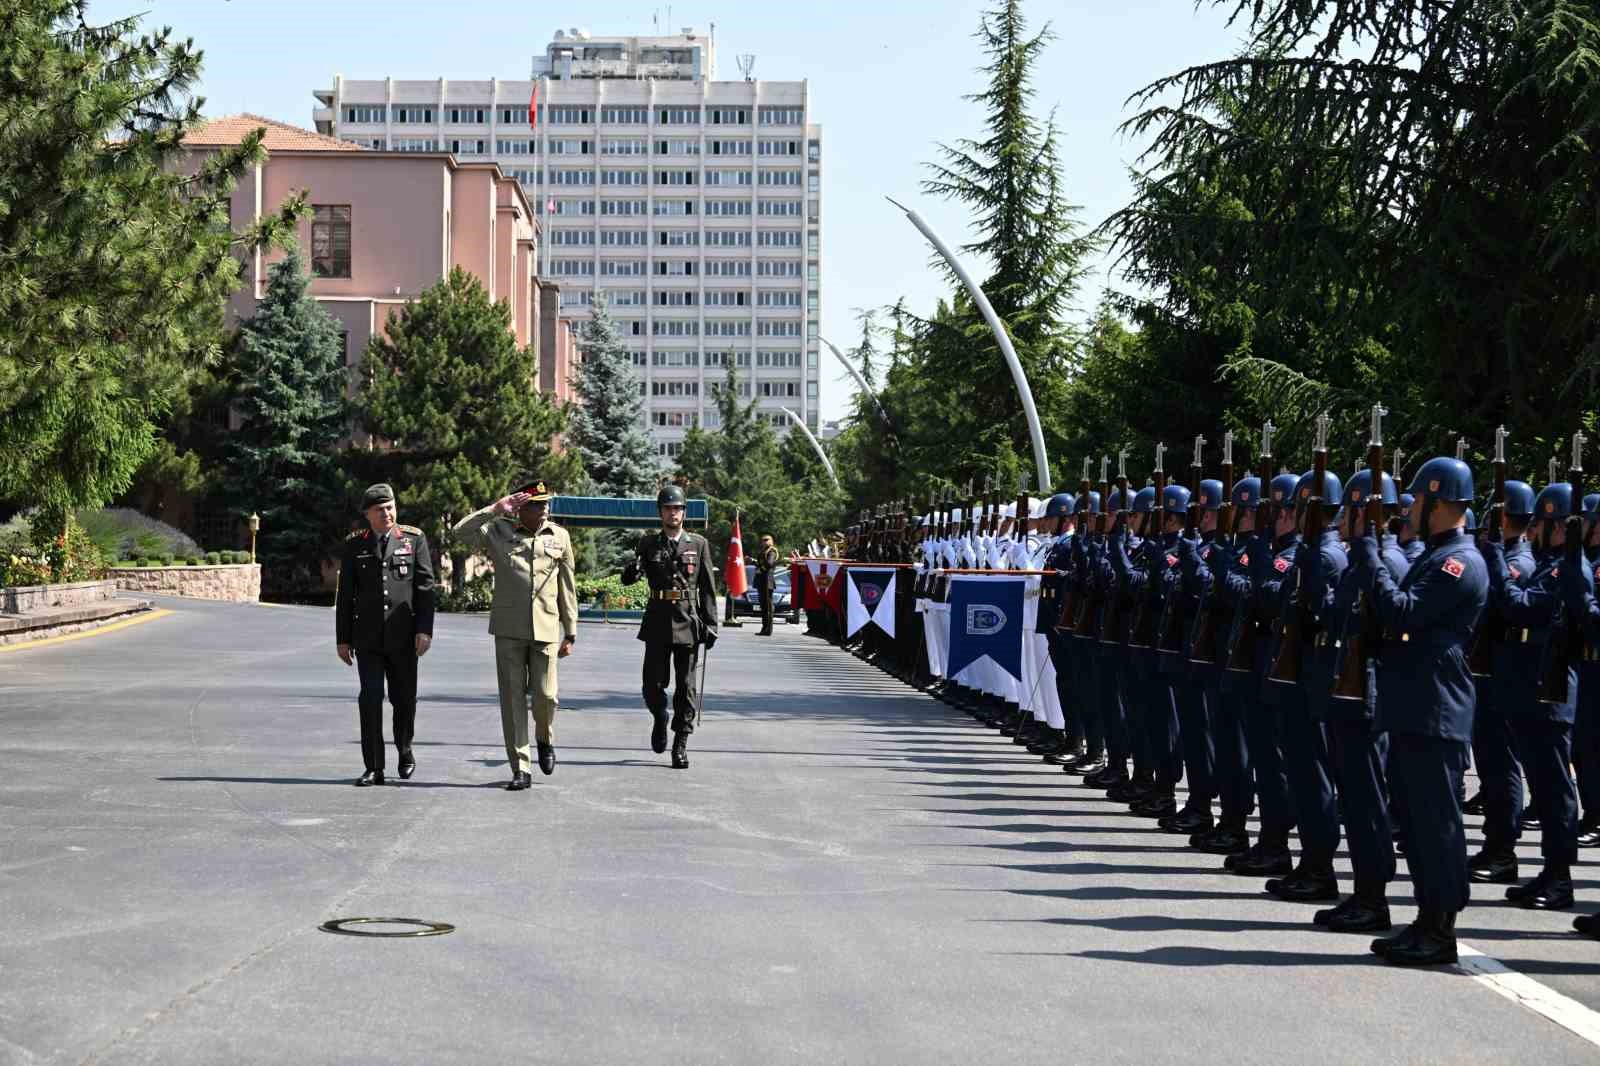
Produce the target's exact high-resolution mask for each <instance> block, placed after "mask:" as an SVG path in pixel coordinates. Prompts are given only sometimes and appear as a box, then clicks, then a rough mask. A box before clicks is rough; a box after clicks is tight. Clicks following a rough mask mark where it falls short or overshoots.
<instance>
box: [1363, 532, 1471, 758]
mask: <svg viewBox="0 0 1600 1066" xmlns="http://www.w3.org/2000/svg"><path fill="white" fill-rule="evenodd" d="M1361 540H1362V541H1364V542H1365V543H1364V544H1363V545H1361V546H1360V547H1358V548H1356V549H1355V550H1354V551H1352V556H1353V560H1352V561H1353V562H1355V563H1356V565H1359V566H1361V567H1362V568H1363V570H1365V571H1366V575H1367V576H1366V578H1365V582H1366V583H1367V587H1368V588H1369V589H1370V594H1371V596H1372V602H1373V606H1374V607H1375V608H1376V610H1377V612H1378V620H1379V622H1380V623H1381V624H1382V626H1383V644H1382V646H1381V648H1380V649H1379V652H1378V714H1377V722H1376V725H1377V728H1378V729H1379V730H1381V731H1386V732H1390V733H1404V734H1407V735H1410V736H1425V737H1442V738H1444V739H1447V740H1456V741H1460V742H1462V743H1467V742H1469V741H1471V739H1472V715H1473V710H1474V706H1475V705H1474V699H1473V687H1472V671H1471V670H1470V669H1468V667H1467V644H1468V642H1470V641H1471V640H1472V634H1473V632H1474V631H1475V630H1476V629H1477V626H1478V617H1479V616H1480V615H1481V614H1483V607H1484V604H1485V603H1486V602H1488V598H1489V573H1488V567H1487V566H1486V565H1485V564H1484V561H1483V556H1481V555H1479V554H1478V552H1477V551H1476V550H1475V549H1474V547H1473V544H1472V541H1471V540H1470V539H1469V538H1468V537H1467V535H1466V534H1465V533H1463V532H1461V531H1460V530H1449V531H1447V532H1444V533H1440V534H1438V535H1436V536H1434V537H1430V538H1429V539H1428V543H1427V545H1426V546H1425V547H1424V549H1423V552H1422V555H1421V556H1419V557H1418V558H1417V560H1416V561H1415V562H1413V563H1412V564H1411V569H1410V570H1408V571H1406V574H1405V576H1404V577H1402V578H1401V579H1400V580H1399V581H1396V580H1395V579H1394V576H1393V575H1392V574H1390V572H1389V568H1388V567H1386V566H1384V565H1382V563H1381V562H1379V561H1378V550H1377V549H1378V546H1377V542H1376V540H1375V539H1374V538H1371V537H1363V538H1361Z"/></svg>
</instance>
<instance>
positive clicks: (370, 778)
mask: <svg viewBox="0 0 1600 1066" xmlns="http://www.w3.org/2000/svg"><path fill="white" fill-rule="evenodd" d="M381 784H383V771H382V770H368V771H367V772H366V773H364V774H362V775H361V776H360V777H358V778H356V787H357V788H366V787H367V786H368V785H381Z"/></svg>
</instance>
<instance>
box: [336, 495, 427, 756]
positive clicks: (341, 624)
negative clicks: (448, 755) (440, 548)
mask: <svg viewBox="0 0 1600 1066" xmlns="http://www.w3.org/2000/svg"><path fill="white" fill-rule="evenodd" d="M361 507H362V509H363V510H364V511H365V512H366V516H367V528H366V529H363V530H361V531H359V532H356V533H352V534H350V536H349V537H348V538H347V539H346V540H345V542H344V550H343V553H342V555H341V557H340V560H339V591H338V592H337V593H336V594H335V598H334V618H335V622H334V626H335V630H336V638H335V639H336V640H337V642H338V651H339V659H340V660H341V661H342V662H343V663H344V664H345V665H346V666H349V665H351V663H352V662H353V663H354V664H355V666H356V669H357V672H358V673H359V675H360V677H361V697H360V701H359V705H360V708H361V759H362V762H364V763H365V764H366V772H364V773H363V774H362V775H361V777H360V778H359V779H358V780H357V781H356V784H357V785H363V786H365V785H381V784H383V691H384V684H385V682H387V684H388V688H389V703H390V705H391V706H393V708H394V746H395V748H396V749H397V750H398V751H399V754H400V776H401V777H402V778H409V777H410V776H411V775H412V773H413V772H414V771H415V770H416V767H417V761H416V759H415V758H413V757H412V754H411V737H412V734H413V732H414V731H415V727H416V720H417V659H419V658H420V657H421V656H422V655H424V654H426V653H427V650H428V646H429V645H430V644H432V643H433V556H432V554H431V553H430V552H429V551H428V538H427V537H426V536H424V535H423V533H422V530H420V529H418V528H417V527H416V526H402V525H400V524H398V523H397V522H396V521H395V505H394V490H393V489H392V488H390V487H389V486H388V485H373V486H372V487H371V488H369V489H367V491H366V493H365V495H364V496H363V497H362V500H361Z"/></svg>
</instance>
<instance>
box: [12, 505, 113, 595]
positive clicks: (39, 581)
mask: <svg viewBox="0 0 1600 1066" xmlns="http://www.w3.org/2000/svg"><path fill="white" fill-rule="evenodd" d="M19 517H20V516H19ZM63 521H64V523H65V529H63V528H62V523H63ZM105 571H106V556H105V554H104V553H102V552H101V550H100V548H99V546H97V545H96V544H95V542H94V541H93V540H91V539H90V538H89V536H88V535H87V534H86V533H85V532H84V529H83V527H82V526H80V525H79V524H78V522H77V520H76V519H74V518H73V517H72V515H71V514H67V515H65V517H64V519H63V518H61V517H59V513H58V516H57V517H49V516H47V515H46V513H45V512H43V511H40V510H35V511H32V512H30V513H29V514H28V515H27V516H26V517H25V518H23V519H22V520H20V521H19V520H17V519H13V520H12V521H11V522H8V523H6V524H5V526H4V527H0V585H13V586H21V585H53V584H62V583H67V582H73V581H93V580H95V579H96V578H99V577H102V576H104V574H105Z"/></svg>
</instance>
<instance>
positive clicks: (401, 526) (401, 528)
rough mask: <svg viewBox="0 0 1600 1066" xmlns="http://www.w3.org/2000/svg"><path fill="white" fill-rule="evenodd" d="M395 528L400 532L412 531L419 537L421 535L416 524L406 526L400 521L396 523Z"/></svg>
mask: <svg viewBox="0 0 1600 1066" xmlns="http://www.w3.org/2000/svg"><path fill="white" fill-rule="evenodd" d="M395 528H396V529H398V530H399V531H400V532H402V533H414V534H416V535H417V536H419V537H420V536H422V530H421V529H420V528H418V527H417V526H408V525H405V524H403V523H402V524H397V525H396V526H395Z"/></svg>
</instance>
